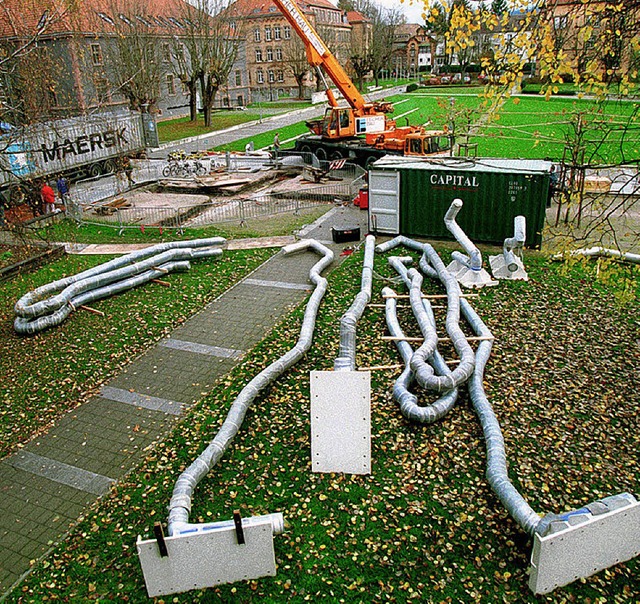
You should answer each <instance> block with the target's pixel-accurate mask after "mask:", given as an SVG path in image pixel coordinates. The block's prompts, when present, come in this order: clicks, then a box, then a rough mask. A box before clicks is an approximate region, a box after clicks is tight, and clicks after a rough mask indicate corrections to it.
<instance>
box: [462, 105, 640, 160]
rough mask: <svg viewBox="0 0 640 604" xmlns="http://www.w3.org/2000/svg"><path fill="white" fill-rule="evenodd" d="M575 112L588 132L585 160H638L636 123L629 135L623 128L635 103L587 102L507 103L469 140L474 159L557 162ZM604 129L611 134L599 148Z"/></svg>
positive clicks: (639, 142)
mask: <svg viewBox="0 0 640 604" xmlns="http://www.w3.org/2000/svg"><path fill="white" fill-rule="evenodd" d="M577 111H580V112H582V113H583V120H584V123H585V128H586V129H587V130H589V129H590V130H591V132H589V134H588V135H587V136H586V141H587V152H586V161H588V162H591V163H601V164H607V163H615V162H619V161H622V160H623V159H626V160H629V159H631V158H634V157H635V158H637V157H638V156H639V151H638V147H639V144H640V141H639V140H638V136H637V133H636V131H637V120H632V121H631V123H630V125H631V130H629V131H625V130H624V129H623V124H624V123H625V122H627V121H629V119H630V117H631V116H633V115H634V113H633V112H634V106H633V103H622V102H613V101H611V102H607V103H603V104H596V103H595V102H594V101H593V100H592V99H586V98H585V99H578V98H571V99H567V98H551V99H549V100H546V99H545V98H544V97H540V98H535V97H533V98H528V97H514V98H511V99H509V100H507V101H506V103H505V104H504V106H503V108H502V110H501V112H500V114H499V117H498V119H497V120H496V121H493V122H491V123H487V124H486V126H485V127H483V128H481V129H480V133H479V134H478V135H477V136H476V137H474V139H473V141H474V142H477V143H478V154H479V155H482V156H489V157H523V158H543V157H551V158H553V159H555V160H560V159H562V156H563V150H564V146H565V140H567V136H568V135H569V133H570V132H571V126H570V123H571V118H572V114H573V113H575V112H577ZM603 124H604V127H605V128H607V129H611V133H610V135H609V137H608V138H607V140H606V141H605V142H604V144H599V143H600V140H601V138H602V135H601V134H600V132H599V131H600V130H601V128H602V125H603ZM616 126H618V127H617V128H616ZM623 136H624V138H623ZM532 142H533V144H532Z"/></svg>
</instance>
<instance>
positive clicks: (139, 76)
mask: <svg viewBox="0 0 640 604" xmlns="http://www.w3.org/2000/svg"><path fill="white" fill-rule="evenodd" d="M109 10H110V12H111V14H112V15H114V18H113V19H112V20H111V21H112V23H111V27H109V30H108V31H109V33H111V32H115V33H114V34H112V37H111V40H110V44H109V46H108V48H107V54H108V58H109V67H110V69H111V70H112V73H113V77H114V79H115V83H116V86H117V88H118V89H119V90H120V92H121V93H122V94H123V95H124V96H125V97H126V99H127V100H128V102H129V107H130V108H131V109H133V110H141V109H145V108H149V109H151V110H153V108H154V107H155V104H156V101H157V100H158V97H159V96H160V81H161V78H162V73H163V68H162V59H163V57H162V48H161V45H160V44H159V42H158V35H157V33H155V34H154V32H153V31H152V28H151V27H150V26H149V25H147V24H146V23H145V22H144V21H141V20H140V19H138V18H137V16H138V15H142V14H144V12H145V11H144V10H143V7H142V6H141V5H138V3H137V2H136V0H133V1H127V0H110V5H109Z"/></svg>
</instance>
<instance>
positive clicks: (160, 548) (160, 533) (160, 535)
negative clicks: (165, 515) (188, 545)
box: [153, 522, 169, 558]
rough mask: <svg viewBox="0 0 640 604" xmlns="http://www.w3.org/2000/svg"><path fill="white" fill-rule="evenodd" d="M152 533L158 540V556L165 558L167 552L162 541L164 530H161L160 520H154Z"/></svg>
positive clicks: (165, 545)
mask: <svg viewBox="0 0 640 604" xmlns="http://www.w3.org/2000/svg"><path fill="white" fill-rule="evenodd" d="M153 534H154V535H155V536H156V541H157V542H158V551H159V552H160V557H161V558H166V557H167V556H168V555H169V552H168V551H167V544H166V543H165V541H164V531H163V530H162V524H161V523H160V522H156V523H155V524H154V525H153Z"/></svg>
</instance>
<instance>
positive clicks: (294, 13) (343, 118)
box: [273, 0, 451, 165]
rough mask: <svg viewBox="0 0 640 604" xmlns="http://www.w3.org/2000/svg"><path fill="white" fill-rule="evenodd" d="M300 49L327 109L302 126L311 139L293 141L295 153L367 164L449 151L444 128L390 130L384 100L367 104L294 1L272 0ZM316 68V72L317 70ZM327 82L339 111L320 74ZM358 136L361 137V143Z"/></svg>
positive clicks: (388, 106) (388, 110) (388, 107)
mask: <svg viewBox="0 0 640 604" xmlns="http://www.w3.org/2000/svg"><path fill="white" fill-rule="evenodd" d="M273 2H274V3H275V5H276V6H277V7H278V8H279V9H280V11H281V12H282V14H283V15H284V17H285V18H286V19H287V21H288V22H289V23H290V24H291V27H293V29H294V30H295V31H296V33H297V34H298V36H300V39H301V40H302V42H303V44H304V45H305V49H306V53H307V60H308V61H309V64H310V65H312V66H313V67H314V68H315V69H316V72H317V73H318V77H319V78H320V79H321V80H322V81H323V82H324V84H325V88H326V93H327V99H328V102H329V107H328V109H327V110H326V113H325V115H324V117H323V118H320V119H318V120H313V121H309V122H307V126H308V127H309V129H310V130H311V132H312V133H313V135H314V136H307V137H305V138H303V139H301V140H299V141H298V142H297V143H296V149H298V150H301V151H312V152H314V153H315V154H316V155H317V156H318V157H319V158H320V159H327V158H330V159H337V158H340V157H350V158H353V159H355V160H356V161H358V163H364V164H365V165H366V164H369V163H371V162H372V161H374V160H375V159H377V158H378V157H382V156H383V155H385V154H386V153H395V154H399V155H420V156H424V155H433V154H434V153H439V152H442V151H445V150H447V149H449V148H450V147H451V137H450V135H449V133H448V132H447V131H446V130H443V131H439V130H438V131H427V130H425V129H424V127H422V126H402V127H398V126H396V122H395V120H393V119H389V118H387V115H386V114H387V113H391V112H392V111H393V105H392V103H390V102H388V101H377V102H367V101H365V99H364V98H363V96H362V95H361V94H360V92H359V91H358V89H357V88H356V87H355V85H354V83H353V82H352V81H351V78H349V76H348V75H347V73H346V72H345V70H344V69H343V68H342V65H340V63H339V62H338V60H337V59H336V57H335V56H334V55H333V53H332V52H331V51H330V50H329V48H328V47H327V45H326V44H325V43H324V42H323V40H322V38H320V36H319V35H318V33H317V32H316V30H315V29H314V28H313V26H312V25H311V23H309V21H308V20H307V18H306V17H305V15H304V14H303V13H302V11H301V10H300V8H299V7H298V5H297V4H296V3H295V1H294V0H273ZM320 67H322V69H320ZM323 70H324V72H326V74H327V75H328V76H329V78H331V80H332V82H333V83H334V84H335V85H336V87H337V88H338V90H339V91H340V93H341V94H342V96H343V97H344V99H345V100H346V101H347V103H348V104H349V107H340V106H338V102H337V100H336V98H335V96H334V94H333V92H332V90H331V88H330V87H329V86H328V85H327V82H326V80H325V78H324V75H323V73H322V72H323ZM361 135H364V136H365V139H364V141H363V139H362V137H361Z"/></svg>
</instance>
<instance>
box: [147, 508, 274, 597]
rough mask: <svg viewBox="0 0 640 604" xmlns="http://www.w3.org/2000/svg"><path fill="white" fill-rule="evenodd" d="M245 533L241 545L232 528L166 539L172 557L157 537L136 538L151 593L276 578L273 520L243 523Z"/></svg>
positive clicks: (156, 593)
mask: <svg viewBox="0 0 640 604" xmlns="http://www.w3.org/2000/svg"><path fill="white" fill-rule="evenodd" d="M243 532H244V538H245V543H244V544H243V545H239V544H238V542H237V537H236V530H235V528H234V527H224V528H219V529H214V530H211V531H208V532H196V533H193V534H182V535H178V536H175V537H165V543H166V545H167V552H168V554H169V555H168V556H166V557H164V558H163V557H161V556H160V551H159V549H158V543H157V542H156V540H155V539H149V540H146V541H142V540H141V539H140V537H138V542H137V543H136V547H137V549H138V557H139V558H140V565H141V566H142V572H143V574H144V581H145V583H146V585H147V593H148V594H149V597H154V596H162V595H168V594H173V593H180V592H184V591H190V590H192V589H203V588H206V587H212V586H214V585H219V584H220V583H233V582H235V581H242V580H247V579H257V578H258V577H264V576H274V575H275V574H276V560H275V552H274V549H273V528H272V523H271V521H270V520H269V519H265V520H262V521H260V522H252V524H251V525H250V526H244V525H243Z"/></svg>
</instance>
